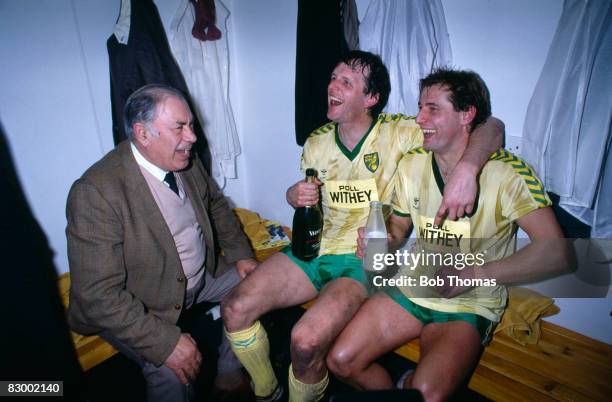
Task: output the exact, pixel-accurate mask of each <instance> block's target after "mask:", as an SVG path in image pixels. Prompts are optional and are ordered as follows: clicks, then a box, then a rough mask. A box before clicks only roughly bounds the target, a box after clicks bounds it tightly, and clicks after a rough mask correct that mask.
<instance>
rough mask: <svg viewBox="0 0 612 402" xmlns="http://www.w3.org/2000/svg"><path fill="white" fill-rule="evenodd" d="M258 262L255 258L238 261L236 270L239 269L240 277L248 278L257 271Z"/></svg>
mask: <svg viewBox="0 0 612 402" xmlns="http://www.w3.org/2000/svg"><path fill="white" fill-rule="evenodd" d="M258 264H259V263H258V262H257V260H255V259H253V258H245V259H244V260H239V261H236V271H238V275H240V279H244V278H246V277H247V276H248V275H249V274H250V273H251V272H253V271H255V268H257V265H258Z"/></svg>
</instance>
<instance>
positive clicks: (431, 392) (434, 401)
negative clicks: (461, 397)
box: [411, 377, 451, 402]
mask: <svg viewBox="0 0 612 402" xmlns="http://www.w3.org/2000/svg"><path fill="white" fill-rule="evenodd" d="M411 388H416V389H418V390H419V391H420V392H421V394H423V399H424V400H425V401H427V402H438V401H445V400H447V399H448V397H449V396H450V395H451V393H450V392H447V391H448V390H445V389H443V387H440V382H439V381H435V380H433V379H426V378H419V379H417V378H415V377H413V378H412V384H411Z"/></svg>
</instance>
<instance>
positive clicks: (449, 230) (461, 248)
mask: <svg viewBox="0 0 612 402" xmlns="http://www.w3.org/2000/svg"><path fill="white" fill-rule="evenodd" d="M393 188H394V190H395V195H394V199H393V202H392V207H393V210H394V213H395V214H397V215H400V216H408V215H409V216H410V217H411V219H412V222H413V225H414V228H415V230H416V237H417V243H416V245H415V247H413V249H412V252H413V253H419V252H422V251H425V252H428V253H429V254H430V255H429V256H430V257H432V260H433V254H436V253H437V254H438V255H446V253H456V254H463V256H461V258H465V254H466V253H469V254H472V255H479V256H480V261H481V263H480V264H477V265H482V261H484V262H486V261H495V260H498V259H501V258H504V257H507V256H509V255H511V254H512V253H514V251H515V247H516V230H517V225H516V223H515V221H516V220H517V219H519V218H520V217H522V216H524V215H526V214H528V213H530V212H532V211H534V210H536V209H538V208H544V207H548V206H550V205H552V203H551V202H550V199H549V198H548V196H547V195H546V192H545V191H544V188H543V186H542V183H541V182H540V180H539V179H538V178H537V176H536V175H535V174H534V172H533V170H531V168H530V167H529V166H528V165H527V164H526V163H525V162H524V161H523V160H522V159H520V158H518V157H516V156H515V155H513V154H511V153H510V152H508V151H506V150H504V149H500V150H499V151H498V152H496V153H495V154H493V155H492V156H491V158H490V159H489V161H488V162H487V163H486V165H485V166H484V168H483V169H482V172H481V174H480V177H479V194H478V199H477V204H476V206H475V211H473V213H472V214H471V216H470V217H464V218H462V219H459V220H457V221H454V222H453V221H445V222H444V223H443V224H442V225H441V227H436V226H434V224H433V222H434V218H435V216H436V212H437V210H438V208H439V205H440V203H441V201H442V194H443V191H444V181H443V179H442V175H441V174H440V172H439V170H438V166H437V164H436V161H435V158H434V157H433V154H432V153H431V152H427V151H425V150H424V149H423V148H416V149H414V150H412V151H410V152H409V153H408V154H407V155H406V156H405V157H404V158H403V159H402V160H401V161H400V163H399V165H398V169H397V174H396V177H395V178H394V182H393ZM421 261H425V260H421ZM473 261H478V259H476V260H473ZM476 263H477V262H476ZM472 264H474V262H472ZM435 266H436V265H435V264H432V265H429V266H428V265H427V263H425V264H419V265H418V266H416V268H415V267H414V266H413V267H408V266H403V267H402V268H401V269H400V270H399V272H398V274H397V275H396V276H402V275H403V276H412V277H414V278H415V279H417V280H416V281H415V282H413V283H414V284H416V285H413V286H402V287H400V290H402V292H403V293H404V294H405V295H406V296H407V297H409V298H410V299H411V300H412V301H413V302H414V303H417V304H419V305H422V306H424V307H427V308H430V309H434V310H438V311H443V312H450V313H454V312H462V313H473V314H478V315H481V316H483V317H485V318H487V319H489V320H491V321H494V322H497V321H499V319H500V317H501V314H502V313H503V310H504V308H505V306H506V299H507V291H506V288H505V287H504V286H499V285H495V286H480V287H476V288H473V289H472V290H470V291H469V292H466V293H463V294H461V295H459V296H457V297H454V298H451V299H445V298H439V297H424V296H423V294H428V293H423V292H426V290H424V289H423V288H422V287H420V286H419V284H420V281H419V280H420V279H421V278H422V277H423V276H425V277H433V276H434V275H433V274H434V273H435V271H436V268H435ZM419 292H420V293H419ZM431 294H433V293H431ZM414 296H418V297H414Z"/></svg>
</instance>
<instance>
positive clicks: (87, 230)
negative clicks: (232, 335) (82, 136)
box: [66, 85, 257, 401]
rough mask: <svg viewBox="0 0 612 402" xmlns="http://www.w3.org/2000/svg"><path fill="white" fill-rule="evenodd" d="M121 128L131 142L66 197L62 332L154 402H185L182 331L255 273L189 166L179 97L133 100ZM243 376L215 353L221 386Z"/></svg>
mask: <svg viewBox="0 0 612 402" xmlns="http://www.w3.org/2000/svg"><path fill="white" fill-rule="evenodd" d="M124 121H125V128H126V132H127V133H128V137H129V140H128V141H125V142H123V143H121V144H119V145H118V146H117V147H116V148H115V149H114V150H112V151H111V152H109V153H108V154H107V155H106V156H104V157H103V158H102V159H101V160H100V161H98V162H97V163H96V164H94V165H93V166H92V167H91V168H90V169H88V170H87V171H86V172H85V174H84V175H83V176H82V177H81V178H80V179H78V180H77V181H76V182H75V183H74V185H73V186H72V189H71V190H70V194H69V196H68V205H67V218H68V227H67V229H66V234H67V237H68V256H69V261H70V274H71V278H72V289H71V292H70V307H69V312H68V320H69V323H70V325H71V326H72V328H73V329H74V330H76V331H77V332H79V333H82V334H85V335H91V334H100V335H101V336H102V337H104V338H105V339H107V340H108V341H109V342H110V343H111V344H113V345H114V346H116V347H117V348H118V349H119V350H120V351H121V352H123V353H124V354H126V355H127V356H128V357H130V358H132V359H134V360H135V361H137V362H138V363H139V364H140V366H141V367H142V369H143V374H144V375H145V379H146V381H147V395H148V399H149V400H156V401H161V400H163V401H176V400H189V399H190V398H192V397H193V391H192V387H191V386H190V385H189V384H190V382H193V380H194V379H195V378H196V376H197V374H198V372H199V367H200V364H201V361H202V355H201V353H200V351H199V350H198V346H197V345H196V343H195V341H194V340H193V338H192V337H191V336H190V334H189V333H182V331H181V328H180V327H179V325H178V324H177V322H179V318H180V317H184V316H185V315H186V314H188V313H189V312H190V311H193V310H192V308H193V307H194V306H195V305H196V304H198V303H200V302H202V301H220V300H221V298H222V297H223V296H224V295H225V294H226V293H227V292H228V291H229V290H230V289H232V288H233V287H234V286H236V284H237V283H238V282H239V280H240V277H244V276H246V275H247V274H248V273H250V272H251V271H252V270H253V269H254V268H255V267H256V265H257V263H256V261H255V260H254V259H253V258H252V257H253V254H252V251H251V249H250V247H249V243H248V241H247V239H246V237H245V235H244V233H243V232H242V231H241V229H240V225H239V223H238V222H237V220H236V218H235V216H234V215H233V213H232V211H231V209H230V208H229V206H228V204H227V202H226V200H225V197H224V196H223V194H222V193H221V191H220V190H219V189H218V187H217V186H216V184H215V182H214V181H213V180H212V179H211V178H210V176H209V175H208V174H207V173H206V172H205V170H204V168H203V166H202V164H201V163H200V161H199V160H197V159H194V158H190V151H191V147H192V145H193V144H194V142H195V140H196V137H195V135H194V133H193V131H192V114H191V112H190V110H189V107H188V105H187V103H186V102H185V99H184V98H183V96H182V94H181V93H180V92H178V91H176V90H174V89H173V88H170V87H166V86H162V85H148V86H145V87H143V88H141V89H139V90H137V91H136V92H134V93H133V94H132V95H131V96H130V98H129V99H128V101H127V103H126V106H125V112H124ZM219 248H221V249H222V250H223V254H222V255H219V253H218V250H219ZM234 267H235V268H234ZM239 369H240V364H239V362H238V361H237V359H236V358H235V356H234V355H233V353H232V352H231V351H230V349H229V347H228V346H227V345H223V344H222V345H221V347H220V358H219V367H218V371H219V373H220V375H221V376H223V375H226V376H229V374H230V373H235V372H237V370H239ZM219 378H220V377H218V378H217V379H219Z"/></svg>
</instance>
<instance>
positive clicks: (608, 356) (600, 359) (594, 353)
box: [542, 321, 612, 370]
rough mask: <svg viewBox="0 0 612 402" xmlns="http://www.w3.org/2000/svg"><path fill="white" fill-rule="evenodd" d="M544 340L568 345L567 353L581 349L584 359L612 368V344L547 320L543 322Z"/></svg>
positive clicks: (564, 345)
mask: <svg viewBox="0 0 612 402" xmlns="http://www.w3.org/2000/svg"><path fill="white" fill-rule="evenodd" d="M542 341H543V342H548V343H551V344H555V345H559V346H561V347H564V348H565V347H567V348H568V350H567V351H566V353H567V352H569V351H571V350H580V356H581V358H583V359H584V360H589V361H590V362H593V363H595V364H599V365H601V366H602V367H603V368H604V369H607V370H611V369H612V346H610V345H608V344H606V343H603V342H599V341H597V340H594V339H591V338H588V337H586V336H584V335H582V334H578V333H576V332H572V331H570V330H568V329H566V328H563V327H560V326H558V325H556V324H553V323H550V322H547V321H543V322H542Z"/></svg>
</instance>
